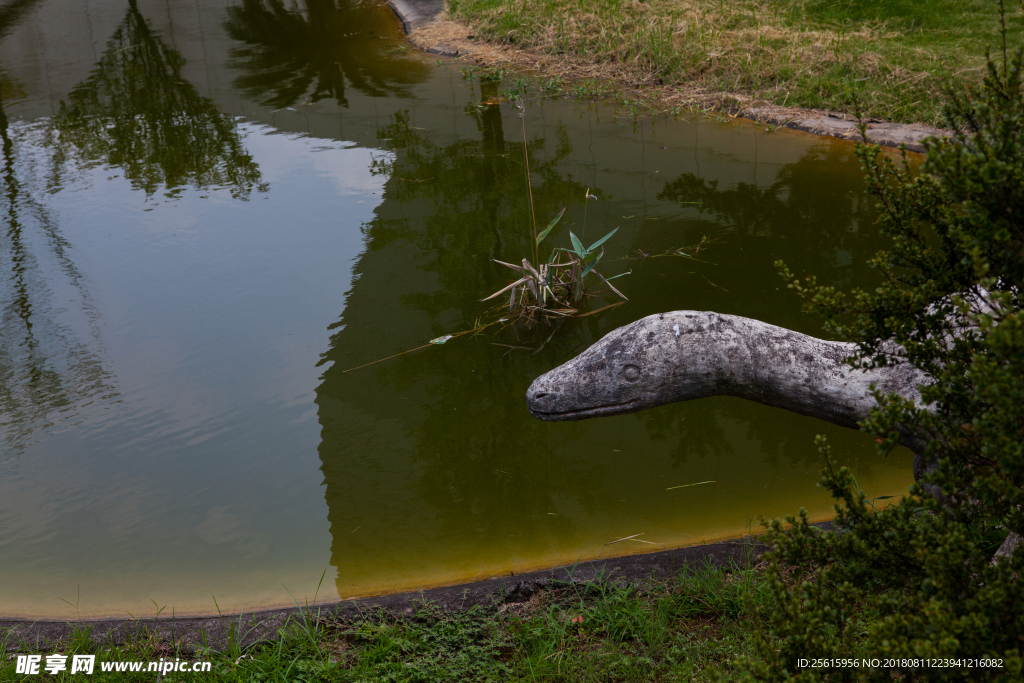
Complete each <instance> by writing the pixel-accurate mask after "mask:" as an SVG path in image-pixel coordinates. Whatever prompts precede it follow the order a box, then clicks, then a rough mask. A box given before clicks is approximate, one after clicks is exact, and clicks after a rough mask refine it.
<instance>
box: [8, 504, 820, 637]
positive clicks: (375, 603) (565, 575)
mask: <svg viewBox="0 0 1024 683" xmlns="http://www.w3.org/2000/svg"><path fill="white" fill-rule="evenodd" d="M815 526H817V527H819V528H822V529H824V530H830V529H832V524H831V522H824V523H821V524H816V525H815ZM767 549H768V546H766V545H764V544H763V543H759V542H758V541H757V537H755V536H747V537H745V538H741V539H737V540H732V541H723V542H720V543H710V544H707V545H698V546H690V547H688V548H677V549H675V550H665V551H662V552H657V553H650V554H647V555H631V556H628V557H619V558H612V559H607V560H593V561H590V562H581V563H579V564H577V565H574V566H566V567H555V568H552V569H545V570H542V571H536V572H529V573H527V574H521V575H518V576H517V575H515V574H512V575H510V576H502V577H496V578H491V579H486V580H484V581H476V582H474V583H467V584H461V585H457V586H445V587H442V588H432V589H429V590H424V591H416V592H411V593H401V594H398V595H388V596H383V597H379V598H368V599H360V600H345V601H341V602H335V603H328V604H319V605H315V606H312V607H310V609H309V612H308V613H307V610H306V609H305V608H301V609H300V608H297V607H292V608H288V609H276V610H262V611H257V612H243V613H241V614H230V615H223V616H207V617H186V618H175V619H172V618H170V617H159V618H154V619H83V620H80V621H52V620H37V621H32V620H27V619H3V618H0V638H4V637H5V636H6V640H7V649H8V651H19V650H22V649H29V650H39V649H53V648H56V647H58V646H59V644H60V643H61V642H63V641H66V640H68V639H69V638H70V637H71V635H72V634H74V633H75V632H76V631H78V630H82V629H89V630H90V632H91V637H92V639H93V640H94V641H97V642H108V643H115V644H121V643H125V642H127V641H130V640H131V639H133V638H137V637H139V636H148V637H151V638H153V639H155V640H157V641H159V642H165V643H168V644H171V645H172V646H176V647H179V648H181V650H182V651H185V652H190V651H193V650H195V648H196V647H198V646H203V645H206V646H211V647H214V648H223V647H224V646H225V644H226V643H227V642H229V640H230V639H234V641H235V642H236V643H239V645H240V646H241V647H247V646H251V645H253V644H254V643H258V642H261V641H266V640H270V639H273V638H275V637H276V636H277V634H278V631H279V630H281V629H283V628H285V627H286V626H287V625H288V624H289V623H294V622H297V621H301V620H302V619H303V618H304V617H306V616H309V617H311V618H314V619H315V618H317V617H318V616H330V617H331V618H333V619H351V618H354V617H358V616H360V615H363V614H373V613H374V612H376V611H378V610H385V611H387V612H389V613H391V614H393V615H396V616H412V615H413V613H414V612H415V611H416V608H417V606H418V605H421V604H423V603H430V604H432V605H434V606H436V607H438V608H440V609H442V610H445V611H456V610H462V609H466V608H469V607H473V606H476V605H482V606H485V607H494V608H497V607H499V606H500V605H502V604H509V603H517V602H525V601H527V600H529V599H530V597H531V596H532V595H533V594H534V593H536V592H537V591H540V590H543V589H545V588H547V587H550V586H552V585H556V584H559V583H566V582H569V583H584V582H588V581H594V580H612V581H615V582H620V583H640V582H643V581H645V580H649V579H651V578H668V577H671V576H674V575H676V574H677V573H678V572H679V571H680V570H682V569H684V568H687V567H693V568H699V567H703V566H705V565H707V564H710V565H712V566H716V567H720V566H723V565H728V564H731V563H736V564H740V565H745V564H747V563H749V562H751V561H752V560H754V559H755V558H756V557H757V556H758V555H760V554H761V553H763V552H764V551H765V550H767Z"/></svg>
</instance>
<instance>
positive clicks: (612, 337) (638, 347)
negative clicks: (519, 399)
mask: <svg viewBox="0 0 1024 683" xmlns="http://www.w3.org/2000/svg"><path fill="white" fill-rule="evenodd" d="M708 315H709V314H707V313H698V312H694V311H675V312H672V313H661V314H657V315H652V316H648V317H646V318H643V319H641V320H637V321H636V322H634V323H631V324H629V325H626V326H625V327H620V328H618V329H617V330H613V331H612V332H609V333H608V334H607V335H605V336H604V337H602V338H601V340H600V341H598V342H597V343H596V344H594V345H593V346H591V347H590V348H589V349H587V350H586V351H584V352H583V353H581V354H580V355H579V356H577V357H576V358H573V359H572V360H570V361H568V362H566V363H564V364H562V365H560V366H559V367H557V368H555V369H554V370H551V371H550V372H547V373H545V374H543V375H541V376H540V377H538V378H537V379H536V380H534V381H533V384H531V385H530V388H529V390H528V391H527V392H526V406H527V408H528V409H529V410H530V414H531V415H533V416H534V417H535V418H537V419H540V420H548V421H564V420H585V419H587V418H591V417H603V416H606V415H621V414H624V413H632V412H636V411H638V410H643V409H645V408H653V407H655V406H660V405H664V404H666V403H672V402H674V401H682V400H686V399H688V398H699V397H700V396H703V395H706V393H702V392H701V387H699V386H697V385H698V384H703V382H701V381H699V377H700V376H701V374H702V373H699V372H698V373H696V375H694V374H693V373H684V372H682V370H683V366H682V363H684V362H686V361H685V358H686V353H685V351H687V350H692V349H693V348H694V347H695V346H696V347H699V346H700V344H699V341H698V340H697V339H695V338H694V336H693V335H694V333H695V332H706V331H707V329H706V328H707V326H706V322H707V316H708ZM710 315H712V316H714V315H716V314H710ZM716 317H717V316H716ZM698 336H699V335H698ZM694 342H697V343H696V344H694ZM683 347H686V349H684V348H683ZM698 355H700V354H699V353H698ZM695 380H696V381H695Z"/></svg>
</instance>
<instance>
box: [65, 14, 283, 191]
mask: <svg viewBox="0 0 1024 683" xmlns="http://www.w3.org/2000/svg"><path fill="white" fill-rule="evenodd" d="M184 64H185V60H184V59H183V58H182V57H181V55H180V54H179V53H178V52H177V51H176V50H174V49H173V48H170V47H168V46H167V45H165V44H164V42H163V41H162V40H161V39H160V37H159V35H158V34H157V33H156V32H154V31H153V30H152V29H150V27H149V25H148V23H147V22H146V19H145V17H143V16H142V14H141V13H140V12H139V9H138V7H137V5H136V2H135V0H130V2H129V7H128V13H127V14H126V15H125V18H124V21H122V22H121V25H120V26H119V27H118V28H117V31H116V32H115V33H114V35H113V37H112V38H111V39H110V41H109V42H108V43H107V49H106V51H105V52H104V54H103V57H102V58H101V59H100V61H99V62H98V63H97V64H96V67H95V68H94V69H93V70H92V73H91V74H90V75H89V77H88V78H87V79H86V80H85V81H84V82H83V83H81V84H80V85H78V86H76V87H75V88H74V89H73V90H72V91H71V93H70V95H69V96H68V99H67V101H66V102H61V104H60V108H59V110H58V112H57V115H56V116H54V118H53V120H52V124H51V125H52V129H53V132H54V133H55V134H54V135H52V136H51V144H52V145H54V147H55V148H56V149H55V159H56V160H57V161H63V160H65V159H67V158H68V157H70V156H75V157H77V161H78V162H79V163H80V164H81V165H83V166H86V167H89V166H93V165H100V164H105V165H108V166H119V167H121V168H122V169H123V171H124V176H125V178H127V179H128V180H129V181H130V182H131V184H132V187H134V188H136V189H141V190H143V191H145V192H146V194H147V195H151V194H153V193H155V192H156V191H157V190H159V189H160V187H161V186H163V187H165V188H167V190H169V191H171V192H172V195H173V191H174V190H175V189H176V188H181V187H185V186H188V185H191V186H193V187H196V188H208V187H225V188H227V189H229V190H230V192H231V195H232V196H233V197H236V198H239V199H245V198H246V197H248V195H249V194H250V193H251V192H252V190H253V189H259V190H265V189H266V187H265V186H263V185H261V184H260V171H259V167H258V166H257V164H256V162H255V161H254V160H253V158H252V156H250V155H249V154H248V152H246V150H245V146H244V145H243V143H242V138H241V136H240V135H239V132H238V127H237V125H236V122H235V120H234V119H233V118H232V117H231V116H230V115H228V114H222V113H220V112H218V111H217V108H216V107H215V106H214V104H213V102H211V101H210V100H209V99H207V98H205V97H202V96H201V95H200V94H199V93H198V92H197V91H196V89H195V87H193V86H192V85H191V84H190V83H188V82H187V81H185V80H184V78H183V77H182V75H181V69H182V66H184Z"/></svg>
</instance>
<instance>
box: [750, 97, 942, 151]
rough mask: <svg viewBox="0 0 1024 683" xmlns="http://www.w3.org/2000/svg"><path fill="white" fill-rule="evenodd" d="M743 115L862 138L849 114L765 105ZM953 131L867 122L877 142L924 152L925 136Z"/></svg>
mask: <svg viewBox="0 0 1024 683" xmlns="http://www.w3.org/2000/svg"><path fill="white" fill-rule="evenodd" d="M739 115H740V116H742V117H743V118H745V119H750V120H751V121H757V122H759V123H770V124H772V125H775V126H782V127H785V128H792V129H793V130H801V131H804V132H805V133H813V134H815V135H827V136H829V137H834V138H841V139H843V140H860V139H861V137H860V130H858V128H857V120H856V119H855V118H853V117H852V116H847V115H845V114H835V113H832V112H823V111H814V110H799V109H786V108H784V107H774V106H764V107H748V108H746V109H743V110H742V111H740V113H739ZM949 135H950V133H949V131H945V130H940V129H938V128H932V127H931V126H924V125H914V124H909V123H887V122H885V121H880V120H878V119H869V120H868V122H867V137H868V140H869V141H870V142H876V143H878V144H880V145H885V146H886V147H899V146H900V145H906V147H907V149H908V150H910V151H912V152H922V153H923V152H924V151H925V149H924V145H923V144H922V142H923V141H924V139H925V138H928V137H936V138H941V137H948V136H949Z"/></svg>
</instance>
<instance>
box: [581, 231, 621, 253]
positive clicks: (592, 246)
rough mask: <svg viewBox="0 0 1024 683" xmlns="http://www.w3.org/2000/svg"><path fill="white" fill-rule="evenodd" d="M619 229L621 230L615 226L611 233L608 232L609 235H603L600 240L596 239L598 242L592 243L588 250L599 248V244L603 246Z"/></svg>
mask: <svg viewBox="0 0 1024 683" xmlns="http://www.w3.org/2000/svg"><path fill="white" fill-rule="evenodd" d="M618 231H619V229H618V228H615V229H614V230H612V231H611V232H610V233H608V234H607V235H605V236H604V237H602V238H601V239H599V240H598V241H596V242H594V243H593V244H591V245H590V249H587V251H588V252H590V251H594V250H595V249H597V248H598V247H599V246H601V245H602V244H604V243H605V242H607V241H608V238H609V237H611V236H612V235H614V234H615V233H617V232H618Z"/></svg>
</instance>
